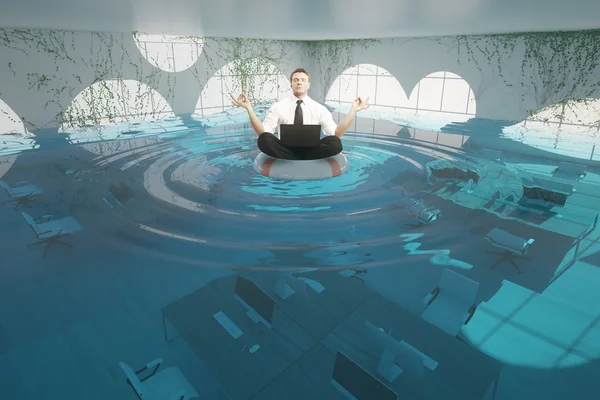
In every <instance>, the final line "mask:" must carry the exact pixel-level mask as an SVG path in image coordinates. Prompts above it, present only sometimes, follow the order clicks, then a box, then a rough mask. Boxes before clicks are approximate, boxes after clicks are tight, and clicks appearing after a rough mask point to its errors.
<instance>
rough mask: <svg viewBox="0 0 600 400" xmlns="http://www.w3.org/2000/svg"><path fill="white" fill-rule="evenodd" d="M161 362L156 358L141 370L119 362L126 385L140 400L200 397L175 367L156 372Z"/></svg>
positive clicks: (185, 399) (174, 399) (176, 399)
mask: <svg viewBox="0 0 600 400" xmlns="http://www.w3.org/2000/svg"><path fill="white" fill-rule="evenodd" d="M162 363H163V360H162V359H161V358H157V359H156V360H153V361H150V362H149V363H148V364H146V366H144V367H143V368H141V369H139V370H137V371H135V372H134V371H133V369H132V368H131V367H130V366H129V365H127V364H125V363H124V362H122V361H120V362H119V366H120V367H121V369H122V370H123V372H124V373H125V375H126V376H127V383H128V384H129V386H131V388H132V389H133V391H134V392H135V394H136V395H137V397H138V399H140V400H191V399H200V396H199V395H198V393H197V392H196V390H195V389H194V387H193V386H192V384H191V383H190V382H189V381H188V380H187V378H186V377H185V375H183V373H182V372H181V371H180V370H179V368H177V367H169V368H165V369H163V370H162V371H160V372H159V371H158V370H159V368H160V366H161V364H162ZM147 371H151V372H150V374H149V375H147V376H145V377H144V378H140V377H139V375H140V374H141V373H145V372H147Z"/></svg>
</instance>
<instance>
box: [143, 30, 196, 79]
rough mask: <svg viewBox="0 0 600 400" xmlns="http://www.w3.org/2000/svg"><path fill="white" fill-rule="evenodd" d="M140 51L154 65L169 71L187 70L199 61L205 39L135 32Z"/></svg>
mask: <svg viewBox="0 0 600 400" xmlns="http://www.w3.org/2000/svg"><path fill="white" fill-rule="evenodd" d="M133 39H134V41H135V44H136V46H137V48H138V49H139V51H140V53H142V55H143V56H144V57H145V58H146V60H148V62H149V63H150V64H152V65H153V66H155V67H157V68H159V69H161V70H163V71H167V72H179V71H185V70H186V69H188V68H190V67H191V66H192V65H194V64H195V63H196V61H198V58H199V57H200V54H201V53H202V49H203V47H204V39H202V38H201V37H197V36H167V35H147V34H141V33H134V35H133Z"/></svg>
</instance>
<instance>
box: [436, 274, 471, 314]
mask: <svg viewBox="0 0 600 400" xmlns="http://www.w3.org/2000/svg"><path fill="white" fill-rule="evenodd" d="M438 286H439V288H440V293H444V294H446V295H447V294H449V293H450V294H452V296H453V297H455V298H457V299H460V300H463V301H464V302H465V303H466V304H468V305H471V304H473V302H474V301H475V296H476V295H477V291H478V290H479V282H476V281H474V280H472V279H469V278H467V277H465V276H463V275H461V274H459V273H456V272H454V271H451V270H449V269H448V268H444V270H443V271H442V276H441V277H440V281H439V284H438Z"/></svg>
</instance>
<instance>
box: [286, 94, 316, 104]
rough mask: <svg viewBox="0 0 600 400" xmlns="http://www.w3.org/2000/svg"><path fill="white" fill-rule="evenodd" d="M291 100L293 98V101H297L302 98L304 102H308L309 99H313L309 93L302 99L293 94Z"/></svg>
mask: <svg viewBox="0 0 600 400" xmlns="http://www.w3.org/2000/svg"><path fill="white" fill-rule="evenodd" d="M291 100H292V102H293V103H296V101H298V100H302V101H303V102H305V103H306V102H307V101H311V100H312V99H311V98H310V97H309V96H308V95H306V96H304V98H302V99H299V98H297V97H296V96H294V95H293V94H292V96H291Z"/></svg>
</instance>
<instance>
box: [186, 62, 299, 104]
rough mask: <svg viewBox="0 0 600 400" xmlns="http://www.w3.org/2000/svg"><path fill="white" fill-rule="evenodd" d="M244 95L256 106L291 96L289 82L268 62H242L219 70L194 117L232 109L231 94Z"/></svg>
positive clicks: (208, 83) (203, 94) (210, 82)
mask: <svg viewBox="0 0 600 400" xmlns="http://www.w3.org/2000/svg"><path fill="white" fill-rule="evenodd" d="M240 93H244V94H245V95H246V96H248V98H249V99H250V101H251V102H252V104H253V106H260V105H263V104H270V103H273V102H276V101H278V100H280V99H282V98H283V97H284V96H286V95H289V94H290V93H291V88H290V80H289V79H288V78H287V77H286V76H285V75H284V74H283V73H282V72H281V71H280V70H279V69H278V68H277V67H276V66H274V65H273V64H271V63H270V62H269V61H268V60H264V59H261V58H249V59H239V60H235V61H232V62H230V63H229V64H227V65H225V66H223V67H222V68H221V69H219V70H218V71H217V72H216V73H215V74H214V76H213V77H211V78H210V79H209V80H208V82H207V83H206V86H205V87H204V89H202V93H201V94H200V98H199V99H198V102H197V103H196V108H195V114H196V115H200V116H206V115H211V114H216V113H219V112H224V111H227V110H229V109H231V108H232V107H235V106H233V105H232V104H231V98H230V94H231V95H233V97H235V98H237V97H238V96H239V95H240Z"/></svg>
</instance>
